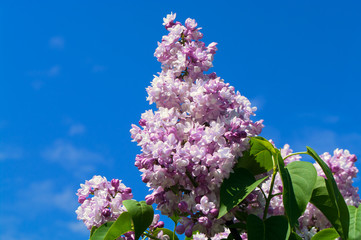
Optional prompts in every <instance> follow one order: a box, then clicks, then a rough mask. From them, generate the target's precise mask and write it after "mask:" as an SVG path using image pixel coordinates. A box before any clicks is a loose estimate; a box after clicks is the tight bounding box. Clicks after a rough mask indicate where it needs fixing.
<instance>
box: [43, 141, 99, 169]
mask: <svg viewBox="0 0 361 240" xmlns="http://www.w3.org/2000/svg"><path fill="white" fill-rule="evenodd" d="M42 157H43V158H44V159H45V160H48V161H51V162H55V163H58V164H60V165H62V166H63V167H64V168H65V169H67V170H69V171H74V170H76V172H77V173H89V172H92V171H94V170H95V166H94V164H96V163H99V162H103V161H104V160H105V159H104V157H103V156H102V155H101V154H99V153H96V152H92V151H90V150H88V149H86V148H80V147H76V146H74V145H73V144H71V143H69V142H67V141H64V140H57V141H55V143H54V144H53V145H52V146H50V147H48V148H46V149H45V150H44V151H43V152H42Z"/></svg>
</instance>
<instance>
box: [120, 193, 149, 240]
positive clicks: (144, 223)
mask: <svg viewBox="0 0 361 240" xmlns="http://www.w3.org/2000/svg"><path fill="white" fill-rule="evenodd" d="M123 205H124V206H125V208H126V209H127V210H128V212H129V213H130V215H131V218H132V220H133V225H134V233H135V240H137V239H138V238H139V237H140V236H141V235H142V234H143V232H144V231H145V230H146V229H147V228H148V227H149V225H150V224H151V223H152V221H153V216H154V210H153V207H152V206H150V205H147V204H146V203H145V201H141V202H138V201H135V200H124V201H123Z"/></svg>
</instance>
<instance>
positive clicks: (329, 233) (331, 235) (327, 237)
mask: <svg viewBox="0 0 361 240" xmlns="http://www.w3.org/2000/svg"><path fill="white" fill-rule="evenodd" d="M338 237H340V235H338V233H337V231H336V230H335V229H334V228H326V229H323V230H321V231H319V232H318V233H316V235H314V236H313V237H312V238H311V240H335V239H337V238H338Z"/></svg>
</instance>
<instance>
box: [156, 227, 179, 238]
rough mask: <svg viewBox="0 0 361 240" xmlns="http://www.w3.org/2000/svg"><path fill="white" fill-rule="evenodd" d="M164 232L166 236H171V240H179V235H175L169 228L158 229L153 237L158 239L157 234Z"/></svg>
mask: <svg viewBox="0 0 361 240" xmlns="http://www.w3.org/2000/svg"><path fill="white" fill-rule="evenodd" d="M160 231H163V234H164V235H168V236H169V240H179V239H178V237H177V235H175V233H174V232H173V231H171V230H169V229H167V228H157V229H156V230H154V232H153V236H154V237H157V234H158V233H159V232H160Z"/></svg>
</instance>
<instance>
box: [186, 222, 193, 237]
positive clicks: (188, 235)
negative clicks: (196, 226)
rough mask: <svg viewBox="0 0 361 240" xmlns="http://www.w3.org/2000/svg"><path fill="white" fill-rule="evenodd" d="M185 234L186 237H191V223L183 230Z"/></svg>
mask: <svg viewBox="0 0 361 240" xmlns="http://www.w3.org/2000/svg"><path fill="white" fill-rule="evenodd" d="M185 235H186V237H189V238H190V237H192V235H193V225H192V226H190V227H188V228H187V230H186V232H185Z"/></svg>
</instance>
